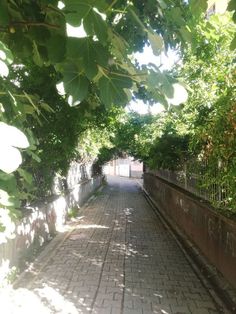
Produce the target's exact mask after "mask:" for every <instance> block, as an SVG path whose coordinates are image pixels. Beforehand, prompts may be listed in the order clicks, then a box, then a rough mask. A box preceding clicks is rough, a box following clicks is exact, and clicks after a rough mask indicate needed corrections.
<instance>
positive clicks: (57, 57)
mask: <svg viewBox="0 0 236 314" xmlns="http://www.w3.org/2000/svg"><path fill="white" fill-rule="evenodd" d="M47 50H48V58H49V60H50V61H51V62H52V63H57V62H61V61H62V60H64V57H65V54H66V38H65V36H61V35H59V34H56V35H54V36H52V37H51V38H50V39H49V40H48V41H47Z"/></svg>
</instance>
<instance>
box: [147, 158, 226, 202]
mask: <svg viewBox="0 0 236 314" xmlns="http://www.w3.org/2000/svg"><path fill="white" fill-rule="evenodd" d="M208 167H209V165H208V163H207V161H201V162H199V161H191V162H189V163H186V164H185V165H184V166H183V168H182V169H181V170H179V171H171V170H155V171H150V172H151V173H153V174H154V175H157V176H159V177H160V178H162V179H165V180H167V181H168V182H170V183H173V184H175V185H177V186H180V187H181V188H183V189H185V190H187V191H189V192H191V193H193V194H195V195H196V196H198V197H200V198H202V199H204V200H207V201H209V202H211V203H212V204H213V205H215V206H219V207H227V206H228V203H229V199H230V185H229V184H228V183H225V184H222V183H219V182H220V181H221V180H220V178H221V175H222V173H221V168H220V165H219V166H218V167H215V169H212V170H211V176H209V172H208V171H207V170H208Z"/></svg>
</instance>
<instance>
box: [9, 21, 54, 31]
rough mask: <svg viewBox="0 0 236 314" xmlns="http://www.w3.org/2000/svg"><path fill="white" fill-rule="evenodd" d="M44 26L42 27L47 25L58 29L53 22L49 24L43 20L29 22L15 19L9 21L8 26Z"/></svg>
mask: <svg viewBox="0 0 236 314" xmlns="http://www.w3.org/2000/svg"><path fill="white" fill-rule="evenodd" d="M18 25H19V26H21V25H22V26H44V27H49V28H54V29H59V28H60V26H59V25H55V24H50V23H45V22H30V21H19V22H18V21H17V22H11V24H10V26H18Z"/></svg>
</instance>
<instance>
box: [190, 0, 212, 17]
mask: <svg viewBox="0 0 236 314" xmlns="http://www.w3.org/2000/svg"><path fill="white" fill-rule="evenodd" d="M189 6H190V10H191V12H192V13H193V16H197V15H199V14H201V13H204V12H206V10H207V6H208V4H207V0H190V1H189Z"/></svg>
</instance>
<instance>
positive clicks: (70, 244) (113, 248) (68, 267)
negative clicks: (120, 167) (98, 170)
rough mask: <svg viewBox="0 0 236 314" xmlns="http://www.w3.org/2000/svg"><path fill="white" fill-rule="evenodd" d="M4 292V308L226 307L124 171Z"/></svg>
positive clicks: (138, 311) (113, 312)
mask: <svg viewBox="0 0 236 314" xmlns="http://www.w3.org/2000/svg"><path fill="white" fill-rule="evenodd" d="M13 295H14V300H13V301H12V302H11V301H10V299H11V297H12V298H13ZM2 298H3V299H2V300H1V307H2V309H3V308H4V311H2V310H1V311H0V312H1V313H2V314H5V313H7V314H8V313H14V314H16V313H17V314H19V313H24V314H26V313H28V312H27V311H29V313H41V314H43V313H45V314H46V313H63V314H76V313H93V314H100V313H101V314H108V313H109V314H122V313H123V314H131V313H132V314H150V313H162V314H173V313H175V314H177V313H178V314H180V313H181V314H184V313H185V314H189V313H194V314H197V313H199V314H205V313H206V314H207V313H219V311H218V310H217V305H216V304H215V303H214V301H213V299H212V298H211V296H210V294H209V293H208V291H207V290H206V288H205V287H204V286H203V284H202V283H201V281H200V279H199V278H198V276H197V275H196V274H195V272H194V271H193V269H192V267H191V265H190V264H189V262H188V261H187V259H186V258H185V256H184V254H183V252H182V250H181V249H180V248H179V246H178V245H177V244H176V242H175V240H174V238H173V237H172V235H171V234H170V233H169V232H168V230H167V229H166V228H165V226H163V224H162V223H161V222H160V221H159V219H158V217H157V216H156V215H155V213H154V211H153V209H152V208H151V207H150V205H149V204H148V203H147V201H146V199H145V197H144V196H143V192H142V190H141V188H140V186H139V185H138V183H137V181H136V180H130V179H125V178H117V177H110V178H109V181H108V184H107V185H106V186H105V188H104V189H103V190H101V191H99V192H97V193H96V197H95V198H94V199H93V200H92V201H91V202H90V203H89V204H88V205H87V206H84V207H83V208H82V209H81V210H80V211H79V215H78V217H77V220H76V222H75V223H74V224H72V225H71V229H70V230H69V231H67V232H65V233H64V234H59V235H58V236H57V237H56V238H55V239H54V240H52V241H51V242H50V244H49V245H48V246H47V247H46V248H45V249H44V251H43V252H42V253H41V254H40V255H39V257H38V258H37V260H36V262H35V266H34V268H33V269H32V270H31V271H29V272H28V273H25V274H24V275H23V276H22V278H21V279H20V280H19V282H18V284H17V288H16V289H15V290H12V291H11V293H8V294H7V292H6V295H5V297H4V296H2ZM9 301H10V302H9ZM7 302H8V303H10V305H9V304H8V306H7V307H6V306H4V304H5V305H6V304H7Z"/></svg>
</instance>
